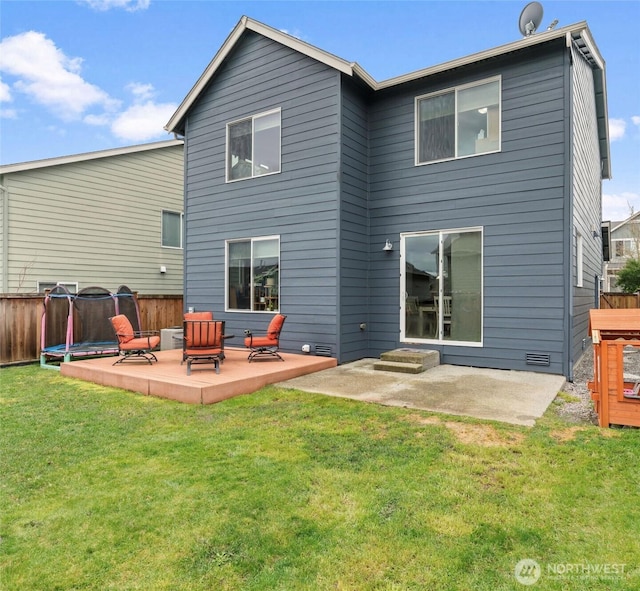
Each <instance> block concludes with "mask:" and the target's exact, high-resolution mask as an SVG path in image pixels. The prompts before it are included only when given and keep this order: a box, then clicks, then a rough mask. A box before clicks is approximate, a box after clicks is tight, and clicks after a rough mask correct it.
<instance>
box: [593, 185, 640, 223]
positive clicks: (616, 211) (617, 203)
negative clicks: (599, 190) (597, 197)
mask: <svg viewBox="0 0 640 591" xmlns="http://www.w3.org/2000/svg"><path fill="white" fill-rule="evenodd" d="M638 211H640V194H638V193H631V192H624V193H620V194H619V195H609V194H606V193H605V194H603V195H602V219H603V220H610V221H618V222H619V221H622V220H626V219H627V218H628V217H629V216H630V215H631V214H632V213H637V212H638Z"/></svg>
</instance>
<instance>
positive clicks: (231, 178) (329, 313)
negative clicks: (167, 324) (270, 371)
mask: <svg viewBox="0 0 640 591" xmlns="http://www.w3.org/2000/svg"><path fill="white" fill-rule="evenodd" d="M166 129H167V130H168V131H170V132H174V133H177V134H180V135H183V136H184V138H185V224H186V226H185V305H186V306H188V307H194V308H196V309H211V310H214V312H215V314H216V317H217V318H221V319H225V320H226V321H227V328H228V332H231V333H236V335H238V334H242V329H244V328H252V329H260V328H263V327H264V326H266V324H267V322H268V321H269V319H270V318H271V316H272V315H273V313H274V312H275V311H280V312H281V313H283V314H286V315H287V321H286V325H285V330H284V332H283V335H282V345H283V348H284V349H285V350H290V351H294V352H295V351H300V350H301V348H302V347H303V346H304V345H309V349H310V351H311V353H316V354H321V355H331V356H334V357H337V359H338V361H339V362H346V361H350V360H355V359H359V358H363V357H377V356H378V355H379V354H380V353H381V352H383V351H387V350H390V349H394V348H398V347H410V348H418V349H437V350H439V351H440V354H441V360H442V362H444V363H450V364H458V365H469V366H478V367H490V368H503V369H516V370H536V371H543V372H550V373H555V374H562V375H565V376H567V377H568V378H569V379H570V378H571V375H572V368H573V365H574V363H575V361H577V359H578V358H579V356H580V354H581V352H582V350H583V348H584V346H585V339H586V338H587V324H588V309H589V308H590V307H592V306H593V304H594V292H595V286H596V285H597V281H598V280H599V275H600V273H601V268H602V254H601V252H602V245H601V239H600V235H599V233H598V232H597V231H595V229H599V228H600V219H601V181H602V179H603V178H608V177H609V140H608V128H607V108H606V85H605V65H604V61H603V59H602V57H601V56H600V54H599V52H598V49H597V48H596V45H595V43H594V42H593V39H592V37H591V34H590V32H589V29H588V27H587V25H586V23H584V22H582V23H578V24H576V25H571V26H567V27H564V28H561V29H557V30H553V31H548V32H543V33H539V34H535V35H531V36H528V37H526V38H523V39H520V40H517V41H514V42H513V43H509V44H507V45H503V46H500V47H495V48H493V49H489V50H487V51H483V52H481V53H478V54H474V55H469V56H466V57H461V58H460V59H457V60H454V61H451V62H447V63H444V64H440V65H436V66H432V67H429V68H426V69H424V70H420V71H417V72H412V73H409V74H406V75H403V76H399V77H397V78H393V79H390V80H385V81H382V82H377V81H376V80H374V79H373V78H372V77H371V76H370V75H369V74H367V72H365V71H364V70H363V69H362V68H361V67H360V66H359V65H358V64H357V63H353V62H349V61H345V60H343V59H341V58H339V57H336V56H334V55H331V54H329V53H327V52H325V51H323V50H321V49H319V48H317V47H313V46H311V45H309V44H307V43H305V42H303V41H301V40H300V39H296V38H294V37H291V36H289V35H287V34H284V33H282V32H280V31H277V30H275V29H273V28H271V27H269V26H266V25H264V24H261V23H259V22H256V21H254V20H251V19H249V18H247V17H243V18H242V19H241V20H240V21H239V23H238V24H237V26H236V27H235V29H234V30H233V31H232V32H231V34H230V35H229V37H228V38H227V40H226V41H225V43H224V44H223V45H222V47H221V48H220V50H219V51H218V53H217V54H216V55H215V56H214V58H213V60H212V61H211V62H210V64H209V65H208V67H207V68H206V70H205V71H204V72H203V74H202V75H201V77H200V78H199V79H198V81H197V82H196V84H195V86H194V87H193V89H192V90H191V91H190V92H189V94H188V95H187V96H186V98H185V99H184V101H183V102H182V104H181V105H180V107H179V108H178V110H177V111H176V113H175V114H174V115H173V117H172V118H171V120H170V121H169V122H168V124H167V126H166ZM305 349H306V347H305Z"/></svg>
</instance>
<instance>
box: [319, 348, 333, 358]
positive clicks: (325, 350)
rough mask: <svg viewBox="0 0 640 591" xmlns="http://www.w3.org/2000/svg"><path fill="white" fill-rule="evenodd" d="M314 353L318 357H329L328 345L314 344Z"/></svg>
mask: <svg viewBox="0 0 640 591" xmlns="http://www.w3.org/2000/svg"><path fill="white" fill-rule="evenodd" d="M316 355H319V356H320V357H331V346H330V345H316Z"/></svg>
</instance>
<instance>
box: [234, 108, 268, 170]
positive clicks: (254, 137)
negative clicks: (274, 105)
mask: <svg viewBox="0 0 640 591" xmlns="http://www.w3.org/2000/svg"><path fill="white" fill-rule="evenodd" d="M276 172H280V109H276V110H275V111H269V112H268V113H262V114H260V115H254V116H253V117H247V118H246V119H242V120H240V121H235V122H233V123H229V124H227V181H237V180H240V179H249V178H253V177H256V176H261V175H264V174H274V173H276Z"/></svg>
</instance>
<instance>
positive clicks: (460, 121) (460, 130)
mask: <svg viewBox="0 0 640 591" xmlns="http://www.w3.org/2000/svg"><path fill="white" fill-rule="evenodd" d="M499 150H500V78H493V79H491V80H485V81H483V82H479V83H475V84H469V85H466V86H460V87H458V88H453V89H450V90H446V91H443V92H439V93H437V94H431V95H427V96H422V97H418V98H417V99H416V164H427V163H429V162H437V161H440V160H450V159H453V158H462V157H465V156H474V155H477V154H486V153H487V152H497V151H499Z"/></svg>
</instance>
